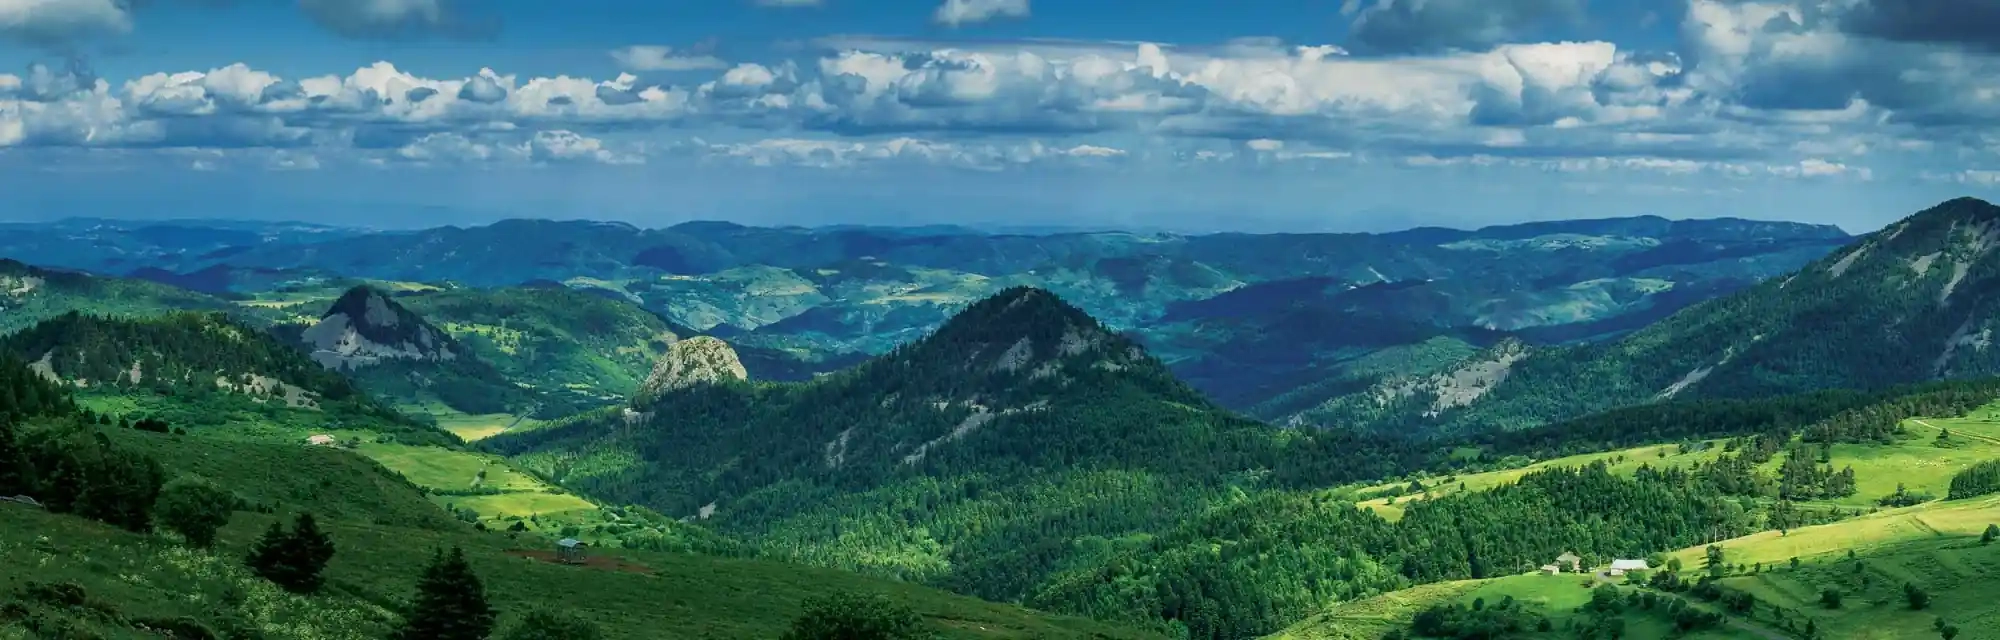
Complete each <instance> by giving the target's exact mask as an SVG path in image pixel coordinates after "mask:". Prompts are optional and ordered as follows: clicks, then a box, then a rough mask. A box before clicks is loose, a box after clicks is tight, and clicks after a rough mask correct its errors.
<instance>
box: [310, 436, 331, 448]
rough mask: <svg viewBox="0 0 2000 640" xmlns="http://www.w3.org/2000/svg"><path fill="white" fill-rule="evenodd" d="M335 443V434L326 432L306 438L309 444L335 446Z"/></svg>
mask: <svg viewBox="0 0 2000 640" xmlns="http://www.w3.org/2000/svg"><path fill="white" fill-rule="evenodd" d="M333 443H334V440H333V436H329V435H325V434H321V435H316V436H312V437H309V438H306V444H309V445H312V446H315V447H331V446H333Z"/></svg>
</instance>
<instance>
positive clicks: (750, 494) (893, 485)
mask: <svg viewBox="0 0 2000 640" xmlns="http://www.w3.org/2000/svg"><path fill="white" fill-rule="evenodd" d="M636 409H637V411H636V412H634V413H630V414H617V413H606V414H603V415H601V416H599V417H596V418H591V419H582V420H577V421H574V422H570V423H567V424H560V425H551V426H545V427H543V428H539V429H536V430H532V431H528V432H525V433H519V434H504V435H501V436H497V437H495V438H492V439H489V440H486V441H483V442H482V443H481V444H482V446H486V447H490V448H491V449H493V450H495V451H499V452H502V453H505V454H507V455H509V456H510V457H512V458H513V459H514V460H516V461H518V462H519V463H520V464H522V465H523V466H526V467H528V468H530V469H533V470H535V471H536V472H537V473H539V474H541V475H544V476H546V477H549V478H552V479H554V480H556V481H557V482H559V483H561V484H563V485H564V486H566V487H570V488H573V489H576V490H577V491H579V492H582V493H584V494H587V495H590V496H593V497H596V498H599V499H604V500H608V501H611V502H616V503H636V504H641V505H645V506H647V507H651V508H653V509H655V510H658V511H660V512H662V513H665V514H667V515H670V516H689V517H696V518H701V519H702V520H703V522H704V523H706V524H707V525H709V526H711V527H713V528H714V529H716V530H718V531H721V532H724V533H726V534H729V535H732V536H735V537H738V538H740V539H743V540H746V541H748V542H751V543H753V544H755V545H757V546H758V547H760V548H762V549H764V550H766V551H767V552H770V553H774V554H778V555H780V556H783V557H789V558H792V559H796V560H799V561H803V562H807V563H811V564H819V565H828V566H836V567H842V568H849V569H855V570H859V571H864V572H868V573H873V574H877V575H885V576H893V577H898V578H902V579H907V580H912V581H920V582H926V583H931V584H939V585H947V586H951V587H952V588H954V589H955V590H959V591H960V592H963V593H971V594H977V595H981V596H985V597H990V598H996V599H1015V598H1021V597H1024V596H1026V595H1027V594H1028V593H1029V592H1030V591H1031V590H1032V589H1033V588H1035V586H1036V585H1037V584H1038V583H1040V582H1041V581H1042V580H1044V579H1046V578H1047V577H1049V576H1050V575H1051V574H1052V573H1053V572H1054V571H1056V570H1058V569H1059V568H1060V567H1062V566H1064V565H1067V564H1070V563H1074V562H1079V561H1081V560H1082V559H1083V558H1086V557H1089V556H1092V555H1095V554H1098V553H1102V552H1103V551H1104V550H1106V549H1108V548H1109V547H1110V546H1115V545H1117V544H1120V543H1119V542H1118V541H1119V540H1121V539H1125V538H1127V537H1128V536H1144V535H1148V534H1150V533H1151V532H1153V531H1158V530H1161V529H1164V528H1167V527H1170V526H1172V525H1173V524H1174V523H1176V522H1177V521H1179V520H1180V519H1183V518H1186V517H1189V516H1191V515H1192V514H1194V513H1198V512H1199V511H1200V510H1202V509H1204V508H1205V507H1206V505H1207V504H1209V503H1211V502H1213V501H1215V500H1218V499H1222V498H1224V497H1226V496H1228V495H1231V493H1232V492H1235V491H1238V490H1239V489H1237V488H1236V487H1245V488H1255V487H1256V486H1258V485H1260V484H1266V483H1279V482H1284V483H1293V482H1296V483H1299V484H1311V483H1316V482H1321V481H1322V478H1326V477H1345V478H1350V479H1352V478H1359V477H1373V476H1363V475H1354V474H1366V473H1371V472H1372V470H1374V469H1377V468H1379V467H1376V466H1374V465H1369V464H1354V463H1352V462H1351V461H1347V460H1342V459H1338V458H1336V457H1335V456H1334V455H1333V452H1335V451H1340V450H1342V449H1341V448H1339V446H1338V444H1336V441H1333V440H1327V441H1323V440H1320V439H1318V438H1316V437H1315V436H1314V435H1313V434H1309V433H1300V432H1278V431H1274V430H1272V429H1270V428H1269V427H1267V426H1265V425H1262V424H1258V423H1255V422H1251V421H1248V420H1244V419H1241V418H1238V417H1235V416H1233V415H1230V414H1228V413H1226V412H1224V411H1221V410H1219V409H1217V408H1215V407H1214V406H1213V405H1211V404H1209V403H1208V402H1206V401H1205V400H1203V399H1202V398H1201V397H1200V396H1199V395H1198V394H1196V393H1194V392H1193V391H1191V390H1189V389H1188V388H1187V387H1186V386H1184V385H1182V384H1180V383H1179V382H1177V381H1175V380H1174V379H1173V377H1172V376H1171V375H1169V374H1168V373H1167V372H1166V370H1165V368H1164V367H1163V366H1161V365H1160V364H1159V363H1158V362H1157V361H1155V360H1153V359H1152V358H1151V357H1149V356H1147V355H1146V354H1145V352H1144V351H1143V350H1142V349H1140V348H1139V347H1138V346H1137V345H1136V344H1134V343H1132V342H1130V341H1129V340H1127V339H1125V338H1123V337H1121V336H1118V335H1117V334H1113V333H1111V332H1109V331H1107V330H1105V329H1104V328H1103V327H1102V326H1101V325H1100V324H1098V323H1097V322H1096V321H1095V320H1093V319H1092V318H1090V317H1089V316H1087V315H1084V314H1083V313H1082V312H1081V311H1078V310H1077V309H1075V308H1074V307H1071V306H1069V305H1067V304H1065V303H1063V302H1062V301H1061V300H1059V299H1057V298H1056V297H1055V296H1054V295H1052V294H1049V293H1048V292H1045V291H1041V290H1036V289H1025V288H1024V289H1014V290H1009V291H1006V292H1003V293H1001V294H999V295H996V296H994V297H992V298H989V299H986V300H983V301H981V302H978V303H975V304H973V305H972V306H971V307H969V308H967V309H966V310H965V311H964V312H962V313H960V314H959V315H958V316H956V317H955V318H953V319H952V320H951V321H950V322H947V323H946V324H945V325H944V326H943V327H942V328H940V329H939V330H938V331H937V332H936V333H935V334H933V335H931V336H930V337H928V338H926V339H925V340H923V341H920V342H917V343H915V344H912V345H910V346H907V347H904V348H901V349H898V350H897V351H895V352H893V353H891V354H890V355H888V356H885V357H882V358H879V359H876V360H874V361H871V362H869V363H867V364H864V365H861V366H859V367H857V368H854V369H852V370H848V371H843V372H840V373H836V374H832V375H829V376H825V377H822V378H820V379H818V380H816V381H813V382H810V383H796V384H774V383H723V384H707V385H698V386H693V387H689V388H686V389H682V390H680V391H675V392H671V393H668V394H666V395H664V396H662V397H660V398H658V399H657V400H656V401H653V402H651V403H648V404H644V405H641V406H639V407H637V408H636ZM1341 442H1344V441H1341ZM1274 469H1275V470H1279V471H1280V473H1279V474H1275V475H1274V474H1272V473H1271V472H1272V470H1274Z"/></svg>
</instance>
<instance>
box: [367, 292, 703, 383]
mask: <svg viewBox="0 0 2000 640" xmlns="http://www.w3.org/2000/svg"><path fill="white" fill-rule="evenodd" d="M395 301H396V302H399V303H401V304H402V305H403V306H404V307H406V308H408V309H409V310H410V311H412V312H414V313H415V314H417V315H418V316H420V317H422V318H423V319H425V320H428V321H430V322H432V323H435V324H436V326H438V327H440V328H442V329H443V330H444V331H445V332H446V333H449V334H451V337H453V338H454V339H456V340H457V341H458V343H459V344H460V345H462V346H464V347H465V349H466V351H467V352H468V353H469V354H470V355H472V356H474V357H476V358H478V359H480V360H483V361H485V362H488V363H491V364H492V365H493V366H494V367H495V368H497V369H499V370H500V372H501V373H502V374H505V375H506V376H507V377H508V378H509V379H512V380H514V381H517V382H522V383H526V384H528V385H530V386H532V387H534V388H535V389H536V390H539V391H542V392H544V394H545V395H547V396H549V399H550V400H551V401H552V402H554V401H561V400H564V399H567V400H568V402H567V404H570V405H573V406H577V407H589V406H601V405H604V404H608V403H615V402H619V401H621V400H623V399H624V398H626V397H627V396H630V395H631V394H632V393H633V392H634V391H635V390H637V389H638V388H639V383H640V382H641V381H642V380H644V379H645V377H646V375H647V373H648V372H649V371H651V369H652V366H653V362H654V361H655V360H656V359H657V358H658V357H659V356H660V355H662V354H664V353H666V351H667V349H669V348H671V347H672V345H673V344H674V343H676V342H679V341H680V340H681V339H682V338H686V337H689V336H690V335H691V332H690V331H689V330H688V329H686V328H684V327H675V326H673V325H671V324H669V323H668V322H667V321H665V320H663V319H661V318H660V317H659V316H657V315H654V314H653V313H652V312H649V311H646V310H645V309H642V308H639V307H638V306H637V305H634V304H631V303H629V302H625V301H622V300H614V299H610V298H606V297H604V296H600V295H596V294H593V293H590V292H586V291H579V290H575V289H571V288H569V287H565V286H562V285H559V284H553V283H551V284H546V285H539V286H523V287H509V288H504V289H470V288H450V289H440V290H436V291H424V292H414V293H411V294H408V295H403V296H398V297H397V298H396V299H395Z"/></svg>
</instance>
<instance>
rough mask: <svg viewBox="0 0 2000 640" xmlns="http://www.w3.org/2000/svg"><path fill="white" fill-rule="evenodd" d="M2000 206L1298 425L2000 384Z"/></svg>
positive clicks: (1552, 414) (1310, 413) (1511, 347)
mask: <svg viewBox="0 0 2000 640" xmlns="http://www.w3.org/2000/svg"><path fill="white" fill-rule="evenodd" d="M1995 247H2000V207H1996V206H1994V205H1992V204H1990V203H1987V202H1984V201H1980V200H1975V199H1972V198H1960V199H1957V200H1952V201H1949V202H1946V203H1943V204H1940V205H1938V206H1936V207H1933V208H1930V209H1927V210H1924V211H1922V212H1920V213H1917V214H1915V215H1913V216H1911V217H1909V218H1907V219H1905V220H1903V221H1901V222H1898V223H1896V224H1892V225H1890V226H1889V227H1888V228H1885V229H1883V230H1881V231H1878V232H1876V233H1873V234H1870V235H1867V236H1864V237H1862V238H1861V239H1859V240H1858V241H1856V242H1855V243H1853V244H1852V245H1850V246H1848V247H1847V248H1846V249H1843V250H1840V251H1838V252H1835V254H1834V255H1831V256H1828V257H1826V258H1823V259H1821V260H1819V261H1818V262H1814V263H1812V264H1810V265H1807V266H1806V267H1805V268H1803V269H1801V270H1799V271H1798V272H1796V273H1794V274H1792V275H1789V276H1786V277H1781V278H1775V279H1772V280H1770V281H1766V282H1764V283H1763V284H1760V285H1757V286H1755V287H1752V288H1750V289H1747V290H1744V291H1742V292H1739V293H1736V294H1733V295H1730V296H1726V297H1723V298H1718V299H1715V300H1712V301H1709V302H1705V303H1702V304H1699V305H1695V306H1693V307H1691V308H1689V309H1687V310H1685V311H1682V312H1680V313H1677V314H1674V315H1673V316H1671V317H1669V318H1667V319H1665V320H1662V321H1660V322H1658V323H1655V324H1653V325H1651V326H1648V327H1646V328H1645V329H1643V330H1641V331H1638V332H1635V333H1633V334H1631V335H1630V336H1627V337H1625V338H1623V339H1620V340H1617V341H1614V342H1609V343H1604V344H1598V345H1590V346H1582V347H1574V348H1554V349H1549V348H1533V347H1524V346H1523V345H1520V344H1518V343H1511V342H1510V343H1503V344H1501V345H1499V346H1496V347H1494V348H1492V349H1489V350H1488V351H1487V352H1485V353H1482V354H1479V355H1477V356H1474V357H1473V358H1470V359H1467V360H1465V361H1462V362H1461V363H1459V364H1458V365H1455V366H1453V367H1450V368H1449V369H1448V370H1446V371H1444V372H1441V373H1438V374H1436V375H1432V376H1427V377H1426V376H1410V377H1404V378H1399V379H1393V380H1390V381H1386V382H1384V383H1381V384H1379V385H1377V386H1375V387H1374V388H1371V389H1367V390H1363V391H1360V392H1357V393H1354V394H1350V395H1348V396H1345V397H1342V398H1338V399H1335V400H1333V401H1330V402H1328V403H1325V404H1323V405H1321V406H1319V407H1317V408H1314V409H1311V410H1307V411H1304V412H1302V413H1301V414H1299V417H1300V419H1301V420H1303V421H1306V422H1311V423H1318V424H1329V425H1361V426H1364V427H1367V428H1373V429H1381V430H1387V431H1401V432H1448V433H1456V432H1480V431H1488V430H1496V429H1519V428H1525V427H1530V426H1535V425H1539V424H1547V423H1549V422H1554V421H1559V420H1562V419H1566V418H1570V417H1575V416H1580V415H1584V414H1587V413H1591V412H1594V411H1601V410H1604V409H1609V408H1614V407H1619V406H1627V405H1633V404H1639V403H1645V402H1651V401H1657V400H1660V399H1665V398H1692V397H1708V398H1754V397H1761V396H1769V395H1776V394H1785V393H1796V392H1801V391H1810V390H1814V389H1834V388H1847V389H1870V388H1881V387H1886V386H1890V385H1896V384H1906V383H1913V382H1922V381H1926V380H1935V379H1939V378H1948V377H1976V376H1985V375H1993V374H1995V373H2000V351H1994V350H1991V349H1989V348H1988V342H1990V340H1988V337H1989V334H1990V333H1991V331H1992V329H1991V328H1990V327H1989V326H1988V322H1989V320H1988V319H1989V318H1991V317H1993V316H1994V315H1995V313H1994V309H1991V308H1990V307H1991V306H1992V305H1994V304H1996V302H1995V300H2000V298H1995V297H1994V296H1991V295H1989V293H1990V292H1991V291H1993V290H1994V289H1995V288H1996V287H2000V259H1994V257H1993V255H1992V249H1994V248H1995Z"/></svg>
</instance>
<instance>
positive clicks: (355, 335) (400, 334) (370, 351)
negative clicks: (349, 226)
mask: <svg viewBox="0 0 2000 640" xmlns="http://www.w3.org/2000/svg"><path fill="white" fill-rule="evenodd" d="M300 338H302V339H303V340H304V341H305V342H306V346H308V347H309V348H311V349H312V358H313V360H314V361H317V362H319V363H320V365H321V366H324V367H326V368H328V369H338V370H352V369H359V368H363V367H367V366H369V365H373V364H375V363H378V362H382V361H385V360H429V361H444V360H455V359H457V358H458V353H457V352H456V351H454V350H453V348H452V347H453V343H452V341H451V340H450V338H449V337H448V336H446V335H445V333H444V331H443V330H441V329H438V328H437V327H433V326H431V325H430V324H429V323H426V322H424V321H423V319H422V318H419V317H417V314H415V313H414V312H411V311H410V310H408V309H405V308H403V306H402V305H400V304H397V303H396V301H394V300H390V299H389V297H388V296H387V295H385V294H383V293H382V292H380V291H376V290H374V289H371V288H368V287H355V288H354V289H352V290H350V291H348V292H347V293H346V294H344V295H342V296H341V297H340V299H339V300H337V301H335V302H334V303H333V307H332V308H331V309H328V310H327V312H326V315H325V316H323V317H321V318H320V321H319V323H318V324H314V325H313V326H311V327H309V328H307V329H306V330H305V331H304V332H303V333H301V334H300Z"/></svg>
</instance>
